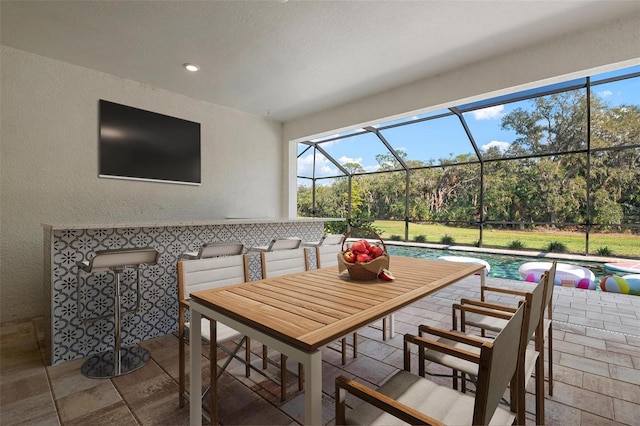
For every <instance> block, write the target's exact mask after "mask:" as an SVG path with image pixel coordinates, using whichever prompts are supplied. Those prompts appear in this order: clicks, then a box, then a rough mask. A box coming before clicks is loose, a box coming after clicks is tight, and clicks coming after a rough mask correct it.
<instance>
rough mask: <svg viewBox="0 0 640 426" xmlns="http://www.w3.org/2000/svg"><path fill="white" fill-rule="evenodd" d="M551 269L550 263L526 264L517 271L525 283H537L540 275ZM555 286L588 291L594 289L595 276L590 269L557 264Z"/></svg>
mask: <svg viewBox="0 0 640 426" xmlns="http://www.w3.org/2000/svg"><path fill="white" fill-rule="evenodd" d="M549 268H551V262H527V263H523V264H522V266H520V268H519V269H518V272H519V273H520V276H521V277H522V278H524V280H525V281H529V282H536V283H537V282H538V281H540V278H542V274H544V273H545V272H547V271H548V270H549ZM554 281H555V282H554V284H555V285H566V286H574V287H576V288H583V289H588V290H595V289H596V276H595V275H594V273H593V272H591V270H590V269H587V268H584V267H582V266H578V265H571V264H568V263H558V265H557V267H556V279H555V280H554Z"/></svg>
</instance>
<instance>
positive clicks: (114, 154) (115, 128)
mask: <svg viewBox="0 0 640 426" xmlns="http://www.w3.org/2000/svg"><path fill="white" fill-rule="evenodd" d="M99 109H100V142H99V144H100V149H99V151H100V153H99V162H100V172H99V175H100V177H107V178H120V179H138V180H152V181H162V182H169V183H184V184H192V185H199V184H200V123H194V122H193V121H188V120H183V119H180V118H175V117H169V116H167V115H163V114H158V113H155V112H151V111H145V110H142V109H138V108H133V107H130V106H125V105H120V104H116V103H113V102H109V101H105V100H102V99H101V100H100V108H99Z"/></svg>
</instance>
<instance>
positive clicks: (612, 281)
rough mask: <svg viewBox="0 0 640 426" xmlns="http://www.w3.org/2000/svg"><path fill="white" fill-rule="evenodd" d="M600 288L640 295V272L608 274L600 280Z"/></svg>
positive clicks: (611, 291) (607, 290) (610, 291)
mask: <svg viewBox="0 0 640 426" xmlns="http://www.w3.org/2000/svg"><path fill="white" fill-rule="evenodd" d="M600 289H601V290H602V291H606V292H609V293H622V294H633V295H634V296H640V274H631V275H623V276H622V277H619V276H617V275H607V276H606V277H604V278H603V279H602V281H600Z"/></svg>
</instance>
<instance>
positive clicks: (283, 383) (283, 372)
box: [280, 354, 287, 401]
mask: <svg viewBox="0 0 640 426" xmlns="http://www.w3.org/2000/svg"><path fill="white" fill-rule="evenodd" d="M286 399H287V356H286V355H283V354H280V401H285V400H286Z"/></svg>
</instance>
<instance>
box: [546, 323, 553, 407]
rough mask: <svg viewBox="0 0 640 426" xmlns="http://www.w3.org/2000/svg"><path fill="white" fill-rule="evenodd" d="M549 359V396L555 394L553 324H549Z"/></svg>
mask: <svg viewBox="0 0 640 426" xmlns="http://www.w3.org/2000/svg"><path fill="white" fill-rule="evenodd" d="M548 339H549V341H548V345H549V359H548V360H547V364H548V365H549V396H553V324H549V337H548Z"/></svg>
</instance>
